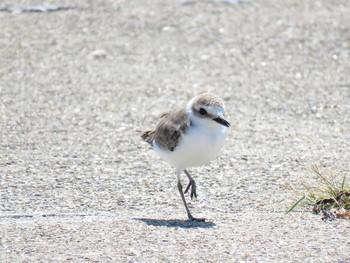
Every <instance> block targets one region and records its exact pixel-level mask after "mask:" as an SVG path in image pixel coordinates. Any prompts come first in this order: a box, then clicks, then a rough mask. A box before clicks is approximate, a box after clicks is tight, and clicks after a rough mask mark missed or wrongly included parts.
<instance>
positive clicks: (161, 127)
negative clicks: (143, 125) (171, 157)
mask: <svg viewBox="0 0 350 263" xmlns="http://www.w3.org/2000/svg"><path fill="white" fill-rule="evenodd" d="M160 117H161V119H160V121H159V123H158V125H157V127H156V129H154V130H148V131H144V132H142V133H141V138H142V139H143V140H144V141H145V142H147V143H149V144H150V145H152V143H153V140H155V141H156V142H157V144H158V145H160V146H161V147H163V148H166V149H168V150H169V151H173V150H174V149H175V147H176V146H177V145H178V143H179V138H180V136H181V133H183V132H185V130H186V129H187V128H188V127H189V126H190V125H191V122H190V120H189V119H188V116H187V113H186V110H185V109H179V110H176V111H172V112H167V113H163V114H162V115H161V116H160ZM179 123H181V124H179Z"/></svg>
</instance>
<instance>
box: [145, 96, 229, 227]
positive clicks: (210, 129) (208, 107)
mask: <svg viewBox="0 0 350 263" xmlns="http://www.w3.org/2000/svg"><path fill="white" fill-rule="evenodd" d="M229 127H230V123H229V122H228V121H227V120H226V119H225V105H224V102H223V101H222V99H221V98H220V97H219V96H217V95H216V94H211V93H203V94H200V95H198V96H196V97H194V98H192V99H191V100H190V101H189V102H188V103H187V106H185V107H181V108H178V109H174V110H171V111H168V112H166V113H163V114H161V115H160V120H159V122H158V124H157V125H156V127H155V129H151V130H145V131H142V132H141V138H142V139H143V140H144V141H145V142H147V143H149V144H150V145H151V146H152V148H153V150H154V151H155V152H156V153H157V154H158V155H159V156H160V157H161V158H162V159H164V160H165V161H166V162H168V163H169V164H170V165H171V166H172V167H174V168H175V170H176V176H177V188H178V191H179V193H180V196H181V199H182V202H183V204H184V206H185V209H186V212H187V216H188V220H189V221H205V219H204V218H195V217H193V216H192V214H191V212H190V210H189V208H188V205H187V203H186V199H185V196H184V194H186V193H187V192H188V191H189V190H190V189H191V192H190V197H191V199H193V198H197V191H196V182H195V180H194V179H193V177H192V176H191V175H190V173H189V171H188V169H189V168H192V167H199V166H203V165H205V164H207V163H209V162H210V161H211V160H212V159H214V158H215V157H216V155H217V154H218V153H219V151H220V150H221V149H222V148H223V146H224V144H225V141H226V139H227V133H228V128H229ZM183 172H184V173H185V174H186V176H187V177H188V180H189V183H188V185H187V187H186V188H185V191H183V187H182V184H181V174H182V173H183Z"/></svg>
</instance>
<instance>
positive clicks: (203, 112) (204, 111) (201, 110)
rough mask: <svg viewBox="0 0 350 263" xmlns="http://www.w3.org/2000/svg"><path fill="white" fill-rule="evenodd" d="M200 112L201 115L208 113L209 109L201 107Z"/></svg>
mask: <svg viewBox="0 0 350 263" xmlns="http://www.w3.org/2000/svg"><path fill="white" fill-rule="evenodd" d="M199 114H200V115H207V111H206V110H205V109H203V108H200V109H199Z"/></svg>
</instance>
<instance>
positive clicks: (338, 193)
mask: <svg viewBox="0 0 350 263" xmlns="http://www.w3.org/2000/svg"><path fill="white" fill-rule="evenodd" d="M311 170H312V172H313V173H314V174H315V175H316V176H317V183H316V184H315V185H312V186H311V185H309V184H305V183H302V187H303V189H302V190H301V191H297V190H295V189H294V188H293V187H291V186H289V189H291V190H292V191H293V192H294V193H295V194H296V195H297V196H299V198H298V200H297V201H295V202H294V203H293V204H292V205H291V206H290V208H288V210H287V211H286V213H287V214H288V213H289V212H292V211H294V210H295V209H296V208H297V207H298V206H303V207H311V208H312V211H313V212H314V213H316V214H319V213H320V212H322V213H323V216H324V217H323V219H325V220H332V219H333V218H336V217H338V218H346V219H350V185H349V184H348V181H347V180H346V176H345V175H344V176H342V177H341V178H339V176H336V175H327V176H325V175H324V174H323V173H321V171H320V169H319V168H318V166H317V165H312V166H311ZM300 196H301V197H300Z"/></svg>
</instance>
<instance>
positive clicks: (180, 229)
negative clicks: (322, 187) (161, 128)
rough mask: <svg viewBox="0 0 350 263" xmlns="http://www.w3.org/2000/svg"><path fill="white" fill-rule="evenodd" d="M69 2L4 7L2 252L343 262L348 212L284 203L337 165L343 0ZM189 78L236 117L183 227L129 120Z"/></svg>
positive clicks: (137, 120) (35, 256) (343, 91)
mask: <svg viewBox="0 0 350 263" xmlns="http://www.w3.org/2000/svg"><path fill="white" fill-rule="evenodd" d="M68 2H69V1H66V2H64V1H57V2H54V1H51V3H59V4H66V5H68V6H70V7H71V8H70V9H66V10H60V11H57V12H46V13H38V12H25V13H11V12H8V11H9V9H6V8H8V7H23V6H26V5H30V4H37V3H38V1H32V2H30V1H10V0H5V1H1V3H0V8H2V11H1V12H0V32H1V34H0V45H1V48H0V99H1V103H0V135H1V141H0V150H1V152H0V154H1V159H0V180H1V181H0V237H1V240H0V262H38V261H44V262H45V261H69V260H73V261H86V262H91V261H95V262H96V261H104V262H105V261H115V262H229V261H230V262H235V261H236V262H338V263H339V262H350V221H346V220H336V221H333V222H323V221H322V220H321V216H318V215H313V214H311V213H309V212H295V213H291V214H288V215H285V213H284V212H285V210H286V209H287V208H288V206H290V204H291V203H292V202H293V200H295V198H296V197H295V196H294V195H293V193H291V192H290V191H288V190H286V187H285V185H286V184H287V183H290V184H292V185H293V186H296V187H297V186H298V185H300V182H301V181H305V182H307V183H310V184H314V183H315V182H316V178H315V176H313V175H312V173H311V172H310V166H311V165H312V164H317V165H319V166H320V167H321V169H322V170H323V171H333V172H335V173H338V174H346V175H349V174H350V167H349V160H350V151H349V149H350V103H349V102H350V75H349V72H350V27H349V26H350V16H349V14H350V3H349V1H345V0H344V1H341V0H339V1H314V0H312V1H311V0H310V1H296V0H295V1H292V0H289V1H248V0H247V1H243V0H242V1H238V0H237V1H234V0H232V1H228V0H226V1H225V0H208V1H192V0H187V1H186V0H185V1H168V2H167V1H160V0H159V1H153V0H150V1H136V0H135V1H119V2H116V1H112V0H110V1H107V0H106V1H103V0H100V1H82V0H80V1H74V3H68ZM72 2H73V1H72ZM48 3H50V2H48ZM4 8H5V9H4ZM203 91H209V92H215V93H217V94H219V95H220V96H221V97H223V98H224V100H225V103H226V107H227V119H228V120H229V121H230V122H231V123H232V126H231V129H230V134H229V138H228V142H227V145H226V146H225V149H224V150H223V151H222V153H221V155H220V156H219V157H218V158H217V159H216V160H215V161H213V162H212V163H211V164H209V165H207V166H205V167H201V168H195V169H192V170H191V172H192V174H193V176H194V178H195V179H196V181H197V185H198V189H197V191H198V200H197V201H190V207H191V210H192V212H193V214H194V215H195V216H198V217H205V218H206V219H207V221H206V222H205V223H189V222H187V221H186V214H185V211H184V207H183V205H182V202H181V199H180V196H179V194H178V192H177V189H176V177H175V174H174V171H173V170H172V168H171V167H170V166H169V165H167V164H166V163H164V162H163V161H162V160H160V159H159V158H158V157H157V156H156V154H155V153H153V152H152V150H150V148H149V146H148V145H147V144H145V143H144V142H142V141H141V140H140V139H139V137H138V135H137V132H136V131H137V130H140V129H143V128H152V127H153V126H154V125H155V123H156V119H157V116H158V115H159V114H160V113H161V112H163V111H166V110H169V109H171V108H174V107H177V106H181V105H184V104H185V103H186V101H188V100H189V99H190V98H192V97H193V96H194V95H196V94H198V93H200V92H203ZM184 179H185V178H184Z"/></svg>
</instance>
